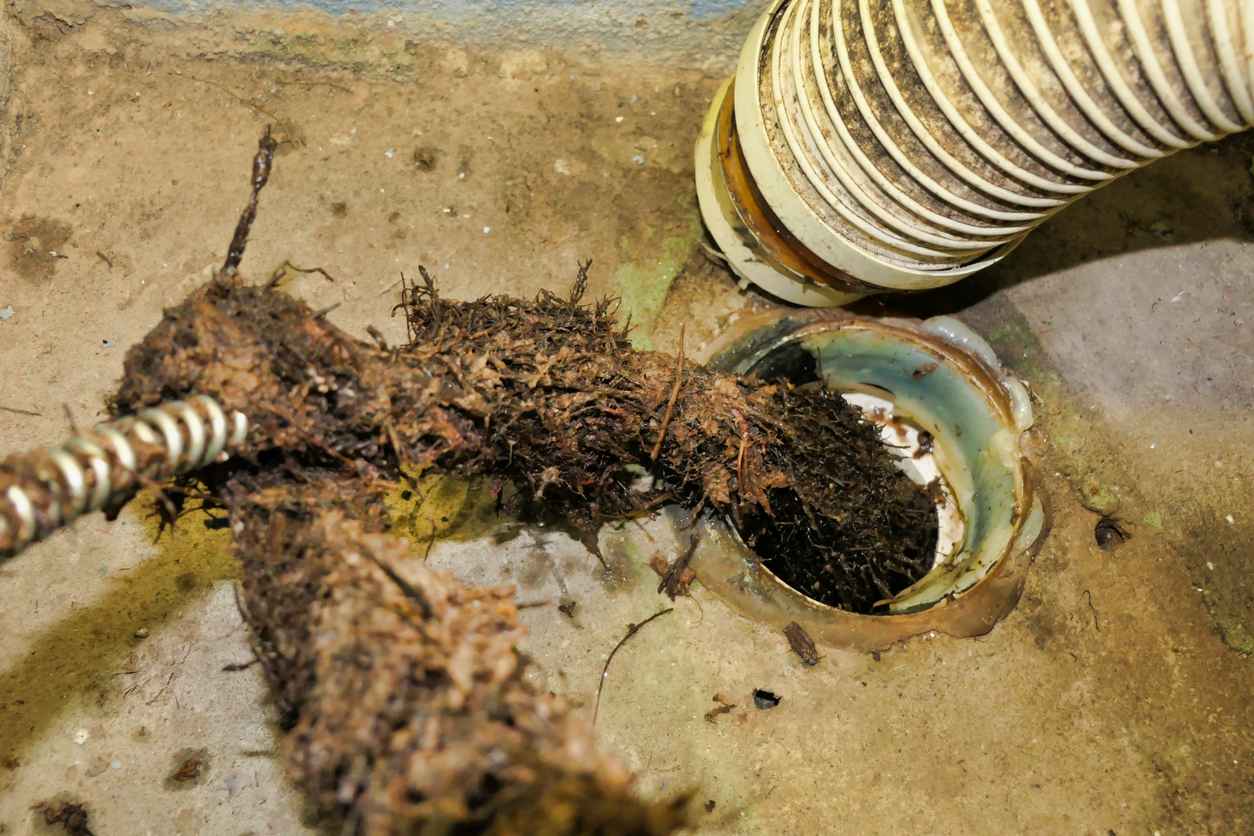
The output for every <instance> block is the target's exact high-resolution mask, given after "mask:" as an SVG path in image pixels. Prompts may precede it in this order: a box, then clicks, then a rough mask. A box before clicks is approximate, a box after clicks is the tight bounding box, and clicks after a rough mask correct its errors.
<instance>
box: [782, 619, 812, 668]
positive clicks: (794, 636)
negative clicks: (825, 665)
mask: <svg viewBox="0 0 1254 836" xmlns="http://www.w3.org/2000/svg"><path fill="white" fill-rule="evenodd" d="M784 635H785V636H787V637H788V646H789V647H791V648H792V652H793V653H796V654H797V656H798V657H800V658H801V661H802V663H803V664H805V665H809V666H810V667H813V666H815V665H817V664H818V663H819V652H818V650H817V649H816V648H815V647H814V640H813V639H811V638H810V634H809V633H807V632H806V630H805V628H804V627H802V626H801V625H800V624H798V623H797V622H795V621H794V622H792V623H791V624H789V625H788V626H787V627H785V628H784Z"/></svg>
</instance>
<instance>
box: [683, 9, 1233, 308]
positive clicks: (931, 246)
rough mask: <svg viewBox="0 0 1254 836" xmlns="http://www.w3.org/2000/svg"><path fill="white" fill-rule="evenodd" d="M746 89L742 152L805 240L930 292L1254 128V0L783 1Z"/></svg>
mask: <svg viewBox="0 0 1254 836" xmlns="http://www.w3.org/2000/svg"><path fill="white" fill-rule="evenodd" d="M734 89H735V101H734V105H735V111H734V113H735V120H736V121H735V125H736V133H737V139H738V142H739V144H740V148H741V149H742V152H743V155H744V161H745V165H746V167H747V169H748V171H749V174H750V175H751V177H752V180H753V182H754V185H755V186H756V188H757V189H758V190H759V191H760V193H761V197H762V200H763V201H764V202H765V204H766V205H767V206H768V207H769V209H770V211H771V212H772V213H773V214H774V216H775V217H776V218H777V219H778V221H779V223H780V224H782V225H783V226H784V227H785V228H786V230H787V232H788V233H790V234H791V236H792V237H793V238H794V239H795V240H796V241H797V242H798V243H799V244H800V245H802V246H803V247H804V248H806V249H808V250H809V251H810V253H811V254H813V255H815V256H817V257H818V258H819V259H821V260H822V261H823V262H825V263H826V264H828V265H830V266H831V267H833V268H835V269H836V270H837V271H839V272H841V273H844V274H845V275H847V276H849V277H850V278H852V279H854V280H856V281H858V282H862V283H865V284H867V285H871V286H872V287H877V288H884V289H896V290H918V289H924V288H929V287H937V286H940V285H944V284H948V283H950V282H953V281H956V280H958V279H961V278H963V277H964V276H967V275H970V274H971V273H974V272H976V271H978V270H981V269H983V268H985V267H987V266H989V265H991V264H993V263H995V262H997V261H998V260H1000V259H1001V258H1003V257H1004V256H1005V255H1006V254H1007V253H1008V252H1009V251H1010V250H1011V249H1013V248H1014V246H1016V245H1017V244H1018V243H1019V241H1020V240H1022V238H1023V236H1024V235H1025V234H1027V232H1029V231H1030V230H1031V229H1032V228H1033V227H1035V226H1036V225H1037V224H1039V223H1040V222H1042V221H1043V220H1045V219H1046V218H1047V217H1049V216H1050V215H1051V214H1052V213H1053V212H1056V211H1058V209H1060V208H1062V207H1063V206H1066V205H1067V204H1069V203H1070V202H1072V201H1074V200H1076V199H1078V198H1080V197H1082V196H1084V195H1085V194H1088V193H1089V192H1090V191H1092V190H1093V189H1095V188H1098V187H1100V186H1102V185H1104V184H1106V183H1109V182H1111V181H1112V180H1114V179H1115V178H1118V177H1121V176H1123V175H1124V174H1127V173H1128V172H1130V171H1134V170H1136V169H1137V168H1140V167H1141V166H1143V165H1146V164H1147V163H1150V162H1152V161H1154V160H1156V159H1158V158H1160V157H1163V156H1165V155H1167V154H1170V153H1172V152H1174V151H1177V150H1179V149H1181V148H1187V147H1189V146H1191V145H1195V144H1197V143H1200V142H1209V141H1214V140H1216V139H1218V138H1220V137H1222V136H1224V135H1226V134H1229V133H1233V132H1235V131H1241V130H1245V129H1247V128H1249V127H1250V126H1251V125H1252V124H1254V0H1005V1H1004V2H996V0H776V2H775V3H774V4H773V5H772V6H771V8H770V9H769V10H768V11H767V12H766V14H765V15H764V16H763V17H762V19H761V20H760V21H759V24H758V26H757V27H756V28H755V30H754V32H753V33H752V34H751V36H750V38H749V41H748V43H747V44H746V46H745V51H744V53H743V54H742V57H741V61H740V66H739V69H738V71H737V75H736V79H735V88H734ZM714 205H715V203H714V201H706V200H703V203H702V206H703V211H706V213H707V215H708V214H710V212H709V210H708V208H707V207H709V206H714ZM707 220H710V219H709V218H707ZM733 220H734V219H733ZM710 226H711V229H712V230H714V229H715V228H716V226H717V228H719V229H723V228H726V227H727V226H728V224H727V223H726V220H724V222H722V223H720V224H717V225H716V224H715V223H711V224H710ZM732 226H736V227H737V228H739V227H738V225H736V224H734V223H733V224H732ZM741 234H743V232H742V233H741ZM716 237H718V236H717V235H716ZM751 249H752V248H751ZM731 260H732V266H733V267H734V268H735V267H736V266H737V265H736V264H735V259H734V258H732V259H731ZM756 269H757V271H758V273H760V272H761V268H760V267H759V268H756ZM789 280H790V281H795V280H796V278H795V277H791V278H790V279H789Z"/></svg>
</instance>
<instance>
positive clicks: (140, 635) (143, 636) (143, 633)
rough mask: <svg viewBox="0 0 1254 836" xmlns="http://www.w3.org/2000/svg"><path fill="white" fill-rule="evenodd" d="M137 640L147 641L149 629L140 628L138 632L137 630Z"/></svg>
mask: <svg viewBox="0 0 1254 836" xmlns="http://www.w3.org/2000/svg"><path fill="white" fill-rule="evenodd" d="M135 638H137V639H146V638H148V628H147V627H140V628H139V629H138V630H136V631H135Z"/></svg>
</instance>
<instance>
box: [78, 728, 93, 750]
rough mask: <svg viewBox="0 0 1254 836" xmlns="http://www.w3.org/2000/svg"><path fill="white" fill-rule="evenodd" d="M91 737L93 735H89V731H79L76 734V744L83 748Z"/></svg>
mask: <svg viewBox="0 0 1254 836" xmlns="http://www.w3.org/2000/svg"><path fill="white" fill-rule="evenodd" d="M89 737H91V735H90V734H88V733H87V729H79V730H78V731H76V732H74V742H75V743H77V744H78V745H79V746H82V745H83V744H84V743H86V742H87V738H89Z"/></svg>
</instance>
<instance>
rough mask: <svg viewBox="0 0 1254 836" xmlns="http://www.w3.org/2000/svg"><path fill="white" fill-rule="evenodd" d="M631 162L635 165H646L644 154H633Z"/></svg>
mask: <svg viewBox="0 0 1254 836" xmlns="http://www.w3.org/2000/svg"><path fill="white" fill-rule="evenodd" d="M631 161H632V162H633V163H635V164H636V165H644V163H645V159H644V154H639V153H637V154H632V155H631Z"/></svg>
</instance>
